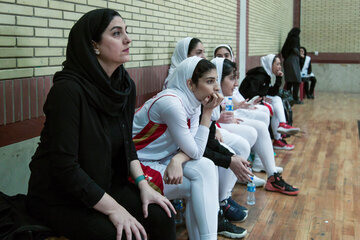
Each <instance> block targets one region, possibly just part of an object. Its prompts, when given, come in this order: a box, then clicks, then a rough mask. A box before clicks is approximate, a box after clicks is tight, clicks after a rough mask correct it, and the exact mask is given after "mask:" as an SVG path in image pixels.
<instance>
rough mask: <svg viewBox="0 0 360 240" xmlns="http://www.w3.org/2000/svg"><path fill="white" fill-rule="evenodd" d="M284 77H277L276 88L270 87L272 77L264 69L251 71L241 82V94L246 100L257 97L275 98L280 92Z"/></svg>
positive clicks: (259, 68) (258, 68)
mask: <svg viewBox="0 0 360 240" xmlns="http://www.w3.org/2000/svg"><path fill="white" fill-rule="evenodd" d="M281 79H282V77H279V76H277V77H276V82H275V84H274V86H271V87H270V81H271V78H270V76H269V75H268V74H267V73H266V71H265V69H264V68H263V67H256V68H252V69H250V70H249V71H248V72H247V73H246V77H245V78H244V80H243V81H242V82H241V85H240V87H239V92H240V93H241V95H243V97H244V98H245V99H252V98H253V97H255V96H260V97H263V96H266V95H270V96H275V95H277V94H278V92H279V88H280V86H281Z"/></svg>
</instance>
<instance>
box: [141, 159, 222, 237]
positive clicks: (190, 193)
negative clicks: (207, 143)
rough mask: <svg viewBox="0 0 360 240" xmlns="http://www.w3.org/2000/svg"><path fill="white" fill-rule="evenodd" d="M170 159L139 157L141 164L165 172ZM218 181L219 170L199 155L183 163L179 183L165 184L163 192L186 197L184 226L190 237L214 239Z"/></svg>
mask: <svg viewBox="0 0 360 240" xmlns="http://www.w3.org/2000/svg"><path fill="white" fill-rule="evenodd" d="M170 159H171V158H167V159H163V160H161V161H142V164H144V165H147V166H150V167H151V168H152V169H154V170H157V171H159V172H160V173H161V175H162V176H164V172H165V169H166V167H167V165H168V164H169V162H170ZM218 183H219V177H218V171H217V169H216V167H215V165H214V163H213V162H212V161H211V160H209V159H207V158H201V159H197V160H189V161H187V162H186V163H185V164H183V183H182V184H178V185H169V184H165V185H164V194H165V196H166V197H167V198H168V199H185V201H186V210H185V218H186V228H187V231H188V234H189V238H190V239H191V240H192V239H201V240H208V239H211V240H212V239H217V217H218V211H219V199H218V194H219V193H218Z"/></svg>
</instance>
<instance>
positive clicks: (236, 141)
mask: <svg viewBox="0 0 360 240" xmlns="http://www.w3.org/2000/svg"><path fill="white" fill-rule="evenodd" d="M222 125H223V124H222V123H221V124H220V126H221V128H218V127H217V130H219V131H220V133H221V135H222V138H223V141H224V143H225V144H226V145H227V146H229V147H230V148H231V149H232V150H234V152H235V153H236V155H239V156H240V157H242V158H245V159H247V158H248V157H249V154H250V149H251V147H252V146H253V145H254V143H255V141H256V138H257V133H256V130H255V129H254V128H252V127H248V126H245V125H239V124H236V125H237V127H238V130H239V131H240V132H242V133H244V134H243V135H240V134H237V133H235V132H233V131H232V130H230V131H231V132H230V131H228V129H227V128H223V127H222Z"/></svg>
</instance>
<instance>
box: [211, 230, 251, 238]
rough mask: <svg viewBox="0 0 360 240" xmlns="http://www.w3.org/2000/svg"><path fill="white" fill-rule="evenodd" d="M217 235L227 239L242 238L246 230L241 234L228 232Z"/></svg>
mask: <svg viewBox="0 0 360 240" xmlns="http://www.w3.org/2000/svg"><path fill="white" fill-rule="evenodd" d="M218 234H219V235H222V236H224V237H228V238H243V237H245V236H246V234H247V230H245V231H244V232H242V233H232V232H228V231H222V232H218Z"/></svg>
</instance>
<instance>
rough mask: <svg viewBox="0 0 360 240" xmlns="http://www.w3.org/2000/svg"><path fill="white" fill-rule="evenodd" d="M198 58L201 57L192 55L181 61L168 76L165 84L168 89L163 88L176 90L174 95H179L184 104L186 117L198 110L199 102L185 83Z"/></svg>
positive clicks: (192, 71) (198, 60) (190, 75)
mask: <svg viewBox="0 0 360 240" xmlns="http://www.w3.org/2000/svg"><path fill="white" fill-rule="evenodd" d="M200 60H202V58H200V57H197V56H193V57H189V58H186V59H185V60H184V61H182V62H181V63H180V64H179V65H178V66H177V67H176V69H175V70H174V72H173V74H171V76H170V79H169V81H168V86H167V88H168V89H169V90H165V91H171V92H172V91H174V92H176V95H177V96H179V97H180V99H181V101H182V103H183V105H184V108H185V111H186V114H187V116H188V117H191V116H193V115H194V114H195V113H196V112H197V111H200V105H201V102H200V101H199V100H197V99H196V97H195V95H194V93H193V92H192V91H190V89H189V87H188V85H187V80H188V79H190V78H191V77H192V75H193V73H194V70H195V68H196V66H197V64H198V63H199V62H200Z"/></svg>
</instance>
